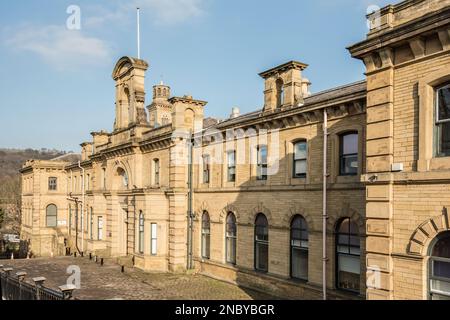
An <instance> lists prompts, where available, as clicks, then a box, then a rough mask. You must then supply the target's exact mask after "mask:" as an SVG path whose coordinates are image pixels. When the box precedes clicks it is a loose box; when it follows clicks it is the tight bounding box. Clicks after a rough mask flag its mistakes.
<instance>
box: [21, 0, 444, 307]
mask: <svg viewBox="0 0 450 320" xmlns="http://www.w3.org/2000/svg"><path fill="white" fill-rule="evenodd" d="M369 20H370V22H371V30H370V32H369V34H368V36H367V39H366V40H364V41H363V42H360V43H358V44H355V45H353V46H351V47H350V48H349V50H350V52H351V54H352V56H353V57H355V58H358V59H361V60H363V61H364V63H365V65H366V68H367V70H366V71H367V72H366V78H367V79H366V80H365V81H361V82H358V83H354V84H350V85H346V86H342V87H339V88H334V89H331V90H327V91H324V92H320V93H316V94H312V95H311V94H310V93H309V85H310V83H309V81H308V80H307V79H305V78H304V77H303V70H304V69H305V68H307V65H306V64H304V63H300V62H296V61H291V62H288V63H285V64H283V65H281V66H278V67H275V68H273V69H270V70H268V71H265V72H262V73H261V74H260V76H261V77H262V78H263V79H264V82H265V90H264V106H263V108H262V109H261V110H258V111H255V112H252V113H249V114H245V115H238V114H237V112H236V110H234V112H233V113H232V116H231V117H230V118H229V119H227V120H225V121H220V122H214V121H211V119H208V120H207V119H204V108H205V107H206V105H207V103H206V102H205V101H201V100H196V99H193V98H192V97H191V96H184V97H171V96H170V87H169V86H167V85H165V84H163V83H161V84H159V85H156V86H154V87H153V99H152V102H151V104H150V105H149V106H148V107H147V111H146V110H145V108H144V102H145V89H144V88H145V87H144V78H145V72H146V70H147V68H148V64H147V63H146V62H145V61H142V60H139V59H135V58H130V57H124V58H122V59H120V60H119V61H118V63H117V65H116V67H115V69H114V72H113V79H114V81H115V83H116V108H115V110H116V121H115V123H114V130H113V131H112V132H110V133H108V132H105V131H101V132H93V133H92V136H93V139H92V141H91V142H86V143H83V144H82V145H81V146H82V154H81V161H80V163H79V164H78V163H74V162H68V161H61V159H60V160H57V161H29V162H27V163H26V164H25V165H24V167H23V169H22V181H23V208H22V211H23V223H22V237H23V238H24V239H28V240H30V243H31V248H32V251H33V252H34V253H35V254H36V255H42V256H45V255H60V254H65V253H69V252H74V251H79V252H84V253H85V254H86V253H89V252H91V253H94V254H97V255H100V256H111V257H118V258H121V259H124V258H126V257H127V258H129V259H132V261H133V263H134V264H135V266H136V267H138V268H142V269H144V270H157V271H172V272H184V271H186V269H188V268H194V269H196V270H197V271H199V272H203V273H205V274H208V275H210V276H212V277H216V278H220V279H225V280H228V281H233V282H235V283H237V284H239V285H242V286H249V287H254V288H259V289H263V290H270V291H271V292H272V293H278V294H280V295H283V296H286V297H291V298H304V299H317V298H320V297H321V294H322V292H321V291H322V283H323V275H322V261H323V257H322V256H323V252H322V247H323V243H322V239H323V231H324V230H323V227H322V222H323V220H322V219H323V217H322V211H323V206H322V200H323V179H324V176H323V171H324V170H323V159H324V152H323V149H324V145H325V142H324V124H325V116H324V115H325V112H326V116H327V130H328V136H327V138H328V139H327V140H328V142H327V144H326V156H327V163H326V165H327V168H326V169H327V170H326V171H327V188H326V190H327V194H326V197H327V201H326V202H327V210H326V212H327V220H326V232H327V237H326V258H327V260H326V266H327V267H326V286H327V288H328V291H329V297H330V298H367V299H428V298H430V297H431V295H430V283H431V282H430V272H431V271H430V265H431V263H430V259H431V258H430V256H431V255H432V253H431V251H432V249H433V247H434V245H435V243H436V241H437V240H436V239H441V238H445V237H446V236H447V235H448V230H449V229H450V226H449V217H448V215H447V210H446V207H447V206H448V205H449V199H450V193H449V191H448V186H449V178H450V160H449V158H448V157H446V156H442V154H436V148H435V147H434V146H435V145H436V139H437V138H436V126H437V124H436V121H435V119H434V115H435V114H436V112H435V108H436V103H435V99H436V96H437V95H436V90H438V89H439V88H442V87H443V86H445V85H446V84H447V83H448V82H449V81H450V51H449V50H450V36H449V34H450V33H449V30H450V0H408V1H404V2H401V3H400V4H397V5H393V6H388V7H385V8H383V9H382V10H381V12H378V13H374V14H372V15H369ZM449 102H450V100H449ZM449 109H450V106H449ZM444 129H445V128H444ZM444 129H440V130H444ZM444 138H445V135H444ZM444 140H445V139H444ZM444 142H445V141H444ZM191 144H192V145H193V147H192V148H191V147H190V145H191ZM444 147H445V146H444ZM189 159H191V160H192V161H189ZM190 163H192V165H190ZM55 179H56V180H55ZM55 181H56V182H55ZM55 184H56V187H55V186H54V185H55ZM55 207H56V217H54V215H55V213H54V212H55ZM265 221H266V222H267V225H266V224H265ZM300 221H301V222H300ZM297 222H298V223H299V224H298V225H297V224H296V223H297ZM449 258H450V257H449ZM431 260H433V259H431ZM444 262H445V261H444ZM434 297H435V296H433V298H434ZM441 297H445V293H444V294H443V296H441Z"/></svg>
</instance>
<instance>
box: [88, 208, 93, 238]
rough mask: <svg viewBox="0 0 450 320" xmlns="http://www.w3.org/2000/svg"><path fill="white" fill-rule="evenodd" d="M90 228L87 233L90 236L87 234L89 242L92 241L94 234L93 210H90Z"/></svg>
mask: <svg viewBox="0 0 450 320" xmlns="http://www.w3.org/2000/svg"><path fill="white" fill-rule="evenodd" d="M90 224H91V225H90V226H89V232H90V234H89V238H90V239H91V240H94V232H93V230H94V208H91V219H90Z"/></svg>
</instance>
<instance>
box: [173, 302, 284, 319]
mask: <svg viewBox="0 0 450 320" xmlns="http://www.w3.org/2000/svg"><path fill="white" fill-rule="evenodd" d="M175 314H176V315H180V316H182V315H197V316H202V317H203V318H206V317H208V315H209V314H218V315H275V306H273V305H256V304H254V305H251V304H250V305H241V304H236V305H225V304H221V305H219V307H218V308H212V307H196V306H187V305H185V304H183V305H182V306H180V307H176V309H175Z"/></svg>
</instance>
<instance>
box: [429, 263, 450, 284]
mask: <svg viewBox="0 0 450 320" xmlns="http://www.w3.org/2000/svg"><path fill="white" fill-rule="evenodd" d="M433 276H434V277H440V278H448V279H449V281H450V262H446V261H433Z"/></svg>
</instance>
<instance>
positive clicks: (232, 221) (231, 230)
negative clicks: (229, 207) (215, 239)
mask: <svg viewBox="0 0 450 320" xmlns="http://www.w3.org/2000/svg"><path fill="white" fill-rule="evenodd" d="M236 238H237V228H236V217H235V216H234V214H233V213H231V212H230V213H228V215H227V225H226V233H225V244H226V245H225V246H226V248H225V251H226V260H227V263H230V264H236Z"/></svg>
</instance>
